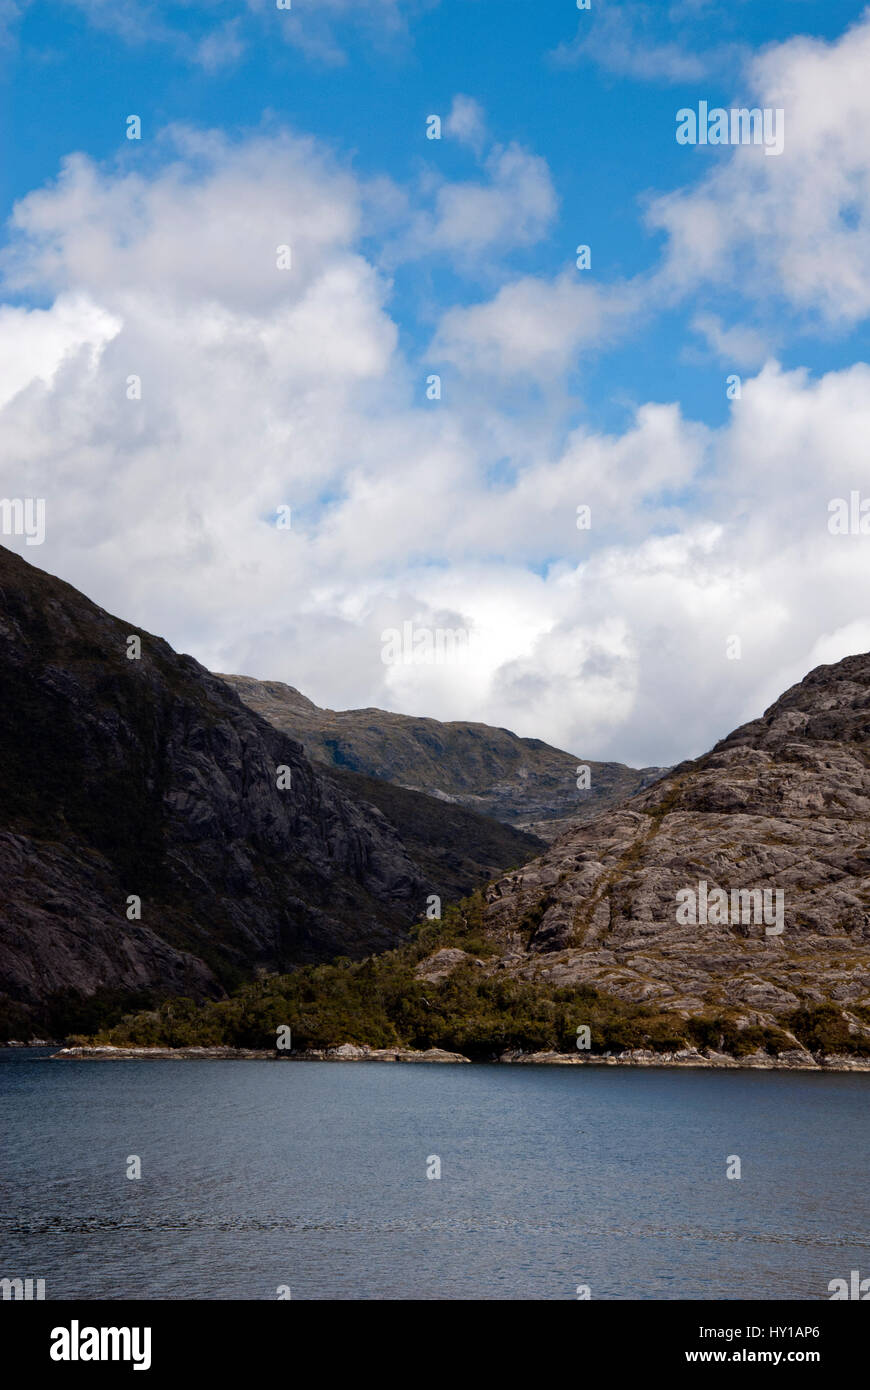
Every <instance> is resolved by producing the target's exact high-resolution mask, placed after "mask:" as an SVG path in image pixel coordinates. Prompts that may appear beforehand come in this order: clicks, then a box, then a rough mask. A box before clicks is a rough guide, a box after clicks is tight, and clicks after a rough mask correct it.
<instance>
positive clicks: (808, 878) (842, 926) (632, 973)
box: [487, 655, 870, 1038]
mask: <svg viewBox="0 0 870 1390" xmlns="http://www.w3.org/2000/svg"><path fill="white" fill-rule="evenodd" d="M701 880H703V881H704V882H705V883H706V884H707V885H708V888H709V890H711V891H712V890H713V889H714V888H716V887H719V888H722V889H725V890H726V892H728V893H729V902H730V891H731V890H732V889H738V890H740V889H743V890H754V889H765V888H767V889H771V890H776V889H781V890H782V891H783V893H784V898H783V923H782V925H783V930H782V933H781V934H778V935H777V934H772V933H768V931H767V926H766V925H765V924H762V923H759V922H757V921H751V922H744V921H742V920H737V921H734V920H729V921H728V923H727V924H725V925H718V924H714V923H711V922H709V921H708V922H706V923H699V924H697V925H693V924H691V923H687V924H684V925H681V924H680V923H679V922H678V921H677V900H676V894H677V892H678V891H679V890H682V889H687V888H692V889H693V890H697V886H698V883H699V882H700V881H701ZM487 901H488V909H487V925H488V930H489V932H490V933H491V934H492V935H493V936H494V937H495V938H496V940H497V941H498V942H499V944H500V946H501V949H502V962H501V964H502V967H503V968H507V969H509V970H510V972H511V973H512V974H516V975H520V976H526V977H530V978H531V977H537V978H541V979H546V980H549V981H551V982H552V983H553V984H554V985H560V986H561V985H579V984H589V985H593V986H596V987H598V988H600V989H602V990H606V991H608V992H610V993H611V994H614V995H616V996H617V997H619V998H622V999H625V1000H630V1001H634V1002H643V1003H649V1004H651V1005H655V1006H656V1007H658V1008H661V1009H663V1010H667V1011H673V1012H676V1013H679V1014H682V1015H684V1016H688V1015H690V1014H697V1013H700V1012H704V1011H706V1012H708V1013H709V1012H715V1011H718V1010H722V1009H726V1010H732V1011H737V1016H738V1017H739V1018H741V1019H742V1021H743V1023H744V1025H745V1026H753V1025H761V1026H771V1025H774V1024H776V1023H777V1021H778V1020H781V1018H782V1017H783V1016H784V1015H787V1014H788V1013H789V1012H791V1011H792V1010H794V1009H796V1008H797V1007H798V1006H799V1005H807V1004H813V1003H824V1002H828V1001H834V1002H837V1003H838V1004H839V1005H841V1006H843V1008H844V1018H845V1019H846V1021H847V1023H848V1026H849V1029H850V1031H851V1032H852V1033H853V1034H854V1035H856V1036H858V1037H861V1038H868V1037H870V1027H868V1024H867V1022H866V1021H865V1020H864V1019H862V1018H861V1017H860V1016H859V1015H857V1014H855V1013H853V1012H850V1010H852V1009H855V1008H864V1009H866V1008H868V1007H870V656H866V655H865V656H854V657H848V658H847V659H846V660H845V661H841V662H839V663H838V664H837V665H835V666H821V667H818V668H817V669H816V670H814V671H812V672H811V673H810V674H809V675H808V676H807V677H806V679H805V680H803V681H801V682H800V684H798V685H796V686H794V687H793V688H792V689H791V690H789V691H787V692H786V693H785V694H784V695H783V696H782V697H781V699H779V700H777V702H776V703H775V704H774V705H773V706H772V707H771V708H770V709H769V710H767V712H766V713H765V714H764V715H763V717H762V718H760V719H757V720H754V721H752V722H751V723H749V724H746V725H744V726H743V727H742V728H739V729H737V730H735V732H734V733H732V734H731V735H729V737H728V738H726V739H723V740H722V742H721V743H718V744H717V745H716V747H715V748H714V749H713V750H712V751H711V752H710V753H708V754H707V755H706V756H704V757H702V758H699V759H698V760H697V761H694V762H688V763H684V764H681V765H680V766H679V767H677V768H675V769H674V770H673V771H672V772H671V773H670V774H669V775H667V776H666V777H664V778H663V779H662V780H660V781H659V782H657V783H656V784H655V785H654V786H652V787H650V788H648V789H647V790H644V791H642V792H640V793H639V794H637V795H635V796H634V797H632V798H631V800H630V801H628V802H627V803H626V805H625V806H624V807H622V808H620V809H618V810H614V811H610V812H607V813H605V814H604V815H602V816H599V817H598V818H597V819H596V820H595V821H594V822H593V823H591V824H588V825H577V826H575V827H574V828H572V829H571V830H569V831H568V832H567V833H566V834H564V835H562V836H561V837H560V838H559V839H558V840H557V841H556V842H555V843H554V844H553V845H552V846H551V847H550V849H549V850H548V851H547V852H546V853H545V854H544V855H542V856H541V857H540V858H539V859H536V860H535V861H534V862H532V863H531V864H529V865H527V866H526V867H525V868H523V869H521V870H519V871H518V872H515V873H512V874H509V875H507V876H503V877H502V878H501V879H499V880H498V881H496V882H495V883H493V884H492V885H491V887H490V888H489V889H488V890H487ZM487 968H488V969H494V968H497V966H496V965H494V964H491V963H490V962H487Z"/></svg>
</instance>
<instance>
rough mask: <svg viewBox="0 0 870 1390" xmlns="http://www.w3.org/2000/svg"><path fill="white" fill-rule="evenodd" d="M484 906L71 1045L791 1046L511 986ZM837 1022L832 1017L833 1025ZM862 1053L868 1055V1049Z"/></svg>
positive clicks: (587, 997) (821, 1032) (823, 1030)
mask: <svg viewBox="0 0 870 1390" xmlns="http://www.w3.org/2000/svg"><path fill="white" fill-rule="evenodd" d="M482 908H483V900H482V897H481V895H480V894H474V895H473V896H472V897H471V898H469V899H466V901H465V902H463V903H461V904H460V905H459V906H457V907H451V908H448V909H447V913H446V916H445V919H444V921H443V922H427V923H425V924H423V925H420V926H418V927H417V928H415V930H414V933H413V937H412V940H411V942H410V943H409V944H408V945H406V946H403V947H401V948H399V949H398V950H394V951H388V952H385V953H384V954H383V955H378V956H371V957H369V958H368V959H367V960H364V961H359V962H354V961H350V960H347V959H340V960H337V961H334V962H333V963H331V964H329V965H312V966H305V967H302V968H300V969H298V970H295V971H294V972H293V973H292V974H289V975H267V976H264V977H262V978H260V979H258V980H256V981H254V982H252V983H249V984H246V985H244V986H242V987H241V988H240V989H238V990H237V991H236V992H235V993H234V994H233V995H232V996H231V997H230V998H228V999H223V1000H217V1001H207V1002H205V1003H202V1004H197V1003H195V1002H194V1001H193V1000H191V999H184V998H177V997H175V998H171V999H166V1000H164V1001H163V1002H162V1003H161V1004H160V1005H159V1006H158V1007H151V1008H150V1009H148V1010H146V1011H144V1012H139V1013H136V1014H128V1015H127V1016H126V1017H124V1018H123V1019H121V1021H120V1022H118V1023H116V1024H114V1025H113V1026H109V1027H107V1026H102V1027H101V1028H99V1029H98V1030H96V1031H95V1032H93V1033H91V1034H89V1035H87V1036H85V1035H82V1034H78V1035H75V1036H73V1037H72V1038H71V1039H70V1041H71V1042H73V1043H81V1044H87V1043H94V1042H97V1043H110V1044H114V1045H115V1046H119V1047H123V1046H150V1047H155V1046H164V1047H184V1046H200V1047H209V1046H221V1045H223V1046H230V1047H249V1048H265V1049H268V1048H272V1047H274V1046H275V1039H276V1033H277V1029H278V1028H279V1026H281V1025H282V1024H283V1025H289V1026H290V1028H291V1029H292V1033H293V1045H294V1048H296V1049H298V1050H303V1049H307V1048H324V1047H335V1046H338V1045H339V1044H341V1043H345V1042H350V1043H356V1044H358V1045H359V1044H368V1045H369V1046H371V1047H394V1046H400V1047H413V1048H427V1047H443V1048H446V1049H447V1050H449V1051H452V1052H461V1053H464V1054H465V1056H467V1057H472V1058H475V1059H485V1058H489V1057H494V1056H498V1055H499V1054H500V1053H501V1052H503V1051H506V1050H512V1049H521V1050H523V1051H525V1052H533V1051H545V1050H555V1051H559V1052H573V1051H574V1050H575V1048H576V1041H577V1028H578V1026H579V1025H582V1024H587V1025H588V1026H589V1027H590V1028H591V1032H592V1051H593V1053H599V1054H600V1053H604V1052H623V1051H625V1050H627V1049H630V1048H640V1047H644V1048H649V1049H652V1050H653V1051H656V1052H671V1051H675V1050H677V1049H679V1048H682V1047H692V1046H694V1047H713V1048H715V1049H717V1050H719V1051H725V1052H730V1053H731V1054H732V1055H734V1056H738V1057H740V1056H745V1055H746V1054H747V1053H750V1052H754V1051H756V1050H757V1049H759V1048H761V1049H762V1050H764V1051H767V1052H769V1053H770V1054H773V1055H775V1054H777V1053H779V1052H781V1051H783V1050H785V1049H787V1048H788V1047H790V1046H793V1045H794V1044H793V1042H792V1041H791V1040H790V1039H789V1038H788V1037H787V1035H786V1034H785V1033H784V1032H782V1031H780V1030H779V1029H763V1028H745V1029H742V1030H741V1029H739V1028H738V1027H737V1025H736V1023H735V1021H734V1019H733V1018H730V1017H728V1015H727V1013H725V1012H719V1013H716V1014H715V1015H710V1016H707V1017H701V1018H693V1019H689V1020H685V1019H682V1018H679V1017H678V1016H676V1015H675V1014H671V1013H664V1012H661V1011H657V1010H655V1009H652V1008H649V1007H647V1006H643V1005H638V1004H628V1003H625V1002H624V1001H622V1000H619V999H615V998H614V997H612V996H610V995H606V994H602V993H600V992H598V991H597V990H595V989H592V988H589V987H579V988H574V989H553V987H552V986H551V985H548V984H546V983H543V982H540V981H534V980H518V979H515V978H511V977H510V976H508V975H507V974H503V973H501V972H499V971H496V972H495V973H494V974H488V973H486V972H485V971H484V970H482V969H481V968H480V966H479V965H477V964H475V958H476V959H485V958H486V957H488V956H490V957H491V956H492V955H493V954H494V953H495V947H494V945H493V943H492V941H491V939H489V938H488V937H487V936H486V935H485V933H484V931H483V926H482V917H483V912H482ZM448 946H449V947H457V948H459V949H461V950H464V951H466V952H468V954H469V957H470V959H469V960H468V962H465V963H462V964H460V965H459V966H458V968H457V969H456V970H454V971H453V972H452V974H451V975H450V976H449V977H448V978H447V979H446V980H443V981H442V982H441V983H438V984H432V983H427V982H425V981H421V980H417V979H415V975H414V971H415V968H416V966H417V965H418V964H419V963H420V961H422V960H424V959H425V958H426V957H427V956H429V955H431V953H432V952H433V951H435V950H438V949H441V948H443V947H448ZM837 1021H839V1026H838V1023H837ZM790 1026H792V1027H793V1028H794V1031H795V1032H796V1033H797V1035H798V1036H799V1037H801V1039H802V1040H803V1041H806V1044H807V1046H810V1047H812V1048H813V1050H822V1051H858V1050H860V1048H859V1045H858V1044H857V1043H856V1041H855V1040H854V1039H851V1038H849V1039H848V1042H847V1038H848V1034H847V1033H846V1032H845V1030H846V1024H845V1023H844V1022H843V1020H842V1018H841V1017H840V1015H839V1013H838V1012H837V1010H836V1009H830V1010H827V1009H820V1010H812V1011H805V1014H802V1015H801V1019H800V1020H798V1021H796V1020H795V1019H793V1020H791V1021H790ZM868 1050H870V1049H868Z"/></svg>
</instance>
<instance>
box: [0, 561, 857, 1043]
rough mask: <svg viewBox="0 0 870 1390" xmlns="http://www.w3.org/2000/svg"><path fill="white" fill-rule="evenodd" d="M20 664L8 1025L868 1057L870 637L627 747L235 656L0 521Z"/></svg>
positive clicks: (6, 603) (7, 643)
mask: <svg viewBox="0 0 870 1390" xmlns="http://www.w3.org/2000/svg"><path fill="white" fill-rule="evenodd" d="M131 635H137V636H139V638H140V639H141V656H140V657H139V658H138V659H130V657H129V655H128V652H129V647H128V639H129V638H130V636H131ZM0 672H2V676H0V680H2V697H3V698H2V705H0V709H2V714H0V752H2V763H0V766H2V774H0V776H2V783H0V786H2V826H0V869H2V876H3V879H2V881H3V885H4V887H3V895H2V901H0V1029H2V1037H5V1039H6V1040H10V1039H21V1038H22V1037H24V1038H26V1037H30V1036H33V1035H34V1034H41V1035H43V1036H45V1035H48V1036H52V1037H56V1038H59V1037H67V1038H70V1039H72V1040H73V1041H74V1042H77V1043H79V1044H81V1043H83V1042H85V1041H91V1042H92V1041H93V1040H98V1041H99V1042H101V1043H103V1044H104V1045H109V1044H111V1045H115V1046H156V1047H188V1048H189V1047H198V1046H199V1047H230V1048H247V1049H255V1050H256V1049H270V1048H272V1049H274V1047H275V1037H276V1030H277V1029H279V1028H280V1027H281V1026H285V1027H289V1028H290V1029H291V1030H292V1034H293V1039H294V1049H296V1050H299V1051H303V1052H304V1051H309V1052H310V1051H311V1050H317V1049H319V1050H320V1052H321V1054H322V1055H337V1054H335V1053H334V1052H330V1050H331V1049H336V1048H339V1047H341V1046H343V1045H344V1046H345V1048H346V1050H345V1054H344V1055H346V1056H348V1055H357V1056H363V1055H366V1054H365V1053H364V1052H359V1051H356V1052H355V1051H354V1049H365V1048H372V1049H379V1050H380V1051H381V1053H386V1052H389V1051H390V1050H391V1049H392V1050H393V1052H394V1053H396V1054H398V1053H399V1052H403V1053H405V1054H407V1055H415V1054H416V1053H417V1052H419V1051H422V1050H426V1049H442V1050H445V1051H449V1052H455V1053H460V1054H462V1055H463V1056H466V1057H472V1058H480V1059H484V1058H487V1059H488V1058H496V1057H507V1056H511V1057H513V1058H514V1059H518V1058H523V1059H526V1058H528V1057H531V1056H538V1057H545V1056H554V1055H559V1054H561V1055H565V1054H569V1053H571V1054H573V1055H574V1056H575V1057H576V1055H577V1038H578V1033H579V1029H580V1028H581V1027H588V1029H589V1042H588V1047H589V1052H590V1056H597V1057H601V1056H603V1055H604V1054H606V1053H610V1054H611V1055H612V1056H613V1055H616V1054H619V1053H631V1054H633V1055H634V1056H635V1057H637V1058H644V1057H645V1058H647V1059H648V1058H650V1057H652V1058H655V1057H662V1056H671V1057H672V1056H674V1055H686V1056H688V1055H690V1054H691V1055H692V1056H695V1057H697V1058H698V1060H702V1059H703V1058H707V1059H708V1060H715V1059H716V1058H720V1059H722V1060H723V1061H728V1059H731V1060H732V1061H733V1060H734V1059H740V1058H743V1059H749V1060H750V1061H752V1060H753V1059H754V1061H755V1062H756V1063H758V1064H763V1063H764V1061H765V1059H769V1060H770V1062H771V1064H773V1063H774V1062H775V1061H776V1060H777V1059H781V1060H783V1061H788V1060H789V1059H790V1060H791V1061H792V1062H793V1063H794V1064H796V1065H797V1064H807V1065H812V1064H814V1063H815V1062H818V1061H819V1060H824V1059H825V1058H827V1059H829V1060H830V1059H831V1058H834V1059H836V1058H840V1059H842V1060H843V1065H853V1064H854V1065H864V1059H870V907H868V902H870V898H868V895H870V656H867V655H863V656H852V657H848V658H846V659H845V660H844V661H841V662H839V663H838V664H836V665H834V666H824V667H819V668H817V669H816V670H814V671H812V672H810V673H809V675H807V676H806V678H805V679H804V680H803V681H801V682H800V683H799V684H797V685H795V686H794V687H792V689H790V690H788V691H786V692H785V693H784V694H783V695H782V696H781V698H780V699H779V700H777V701H776V702H775V704H774V705H772V706H771V708H770V709H768V710H767V711H766V712H764V713H763V714H762V715H760V716H759V718H757V719H755V720H753V721H752V722H750V723H748V724H746V725H744V726H743V727H741V728H739V729H737V730H735V731H734V732H733V733H731V734H729V735H728V736H727V737H726V738H724V739H722V740H721V741H720V742H719V743H718V744H717V745H716V746H715V747H714V748H713V749H712V750H711V751H710V752H709V753H707V754H705V755H704V756H702V757H700V758H697V759H695V760H693V761H689V762H685V763H683V764H681V765H680V766H678V767H675V768H672V769H660V768H645V769H632V768H628V767H624V766H622V765H621V764H614V763H596V762H594V761H590V760H589V759H583V758H580V757H579V756H578V755H575V754H570V753H567V752H564V751H561V750H558V749H554V748H551V747H549V746H548V745H547V744H545V743H542V742H539V741H538V740H534V739H520V738H517V737H516V736H515V735H514V734H512V733H510V732H509V731H507V730H503V729H493V728H489V727H488V726H485V725H480V724H465V723H451V724H440V723H439V722H438V721H435V720H431V719H418V718H414V717H412V716H408V715H400V714H394V713H390V712H387V711H382V710H371V709H367V710H354V711H329V710H323V709H320V708H318V707H317V706H316V705H315V704H313V703H312V702H311V701H310V700H308V699H307V698H306V697H305V696H304V695H301V694H300V693H299V692H298V691H296V690H294V689H293V688H292V687H290V686H287V685H283V684H281V683H279V682H269V681H266V682H263V681H255V680H253V679H251V678H248V677H244V676H224V677H220V676H217V675H214V674H212V673H210V672H209V671H207V670H205V669H204V668H203V667H202V666H200V665H199V664H198V663H197V662H196V661H194V660H193V659H192V658H191V657H187V656H181V655H178V654H177V653H175V652H174V651H172V649H171V648H170V647H169V646H168V645H167V644H166V643H165V642H164V641H162V639H160V638H159V637H154V636H151V635H149V634H147V633H144V632H141V631H140V630H137V629H135V628H133V627H131V626H130V625H129V624H127V623H124V622H123V621H121V620H119V619H116V618H113V617H111V616H110V615H109V614H107V613H105V612H104V611H103V610H101V609H100V608H98V607H97V606H96V605H94V604H92V603H91V602H90V601H89V600H88V599H87V598H85V597H84V596H83V595H82V594H80V593H78V592H77V591H76V590H75V589H73V588H71V587H70V586H69V585H67V584H64V583H63V582H62V581H60V580H58V579H55V578H52V577H51V576H49V575H47V574H45V573H43V572H42V571H40V570H38V569H36V568H35V567H33V566H31V565H29V564H27V563H26V562H25V561H24V560H22V559H21V558H20V557H18V556H16V555H14V554H12V553H11V552H9V551H8V550H5V549H0ZM579 697H580V698H582V692H579ZM583 762H585V763H586V764H587V765H588V766H589V767H590V769H591V787H590V790H589V791H588V792H582V791H578V789H577V786H576V781H575V778H576V771H577V767H578V763H583ZM281 769H283V770H284V774H283V781H284V785H283V786H282V785H281V775H280V770H281ZM701 884H703V885H704V890H703V891H704V894H705V895H706V894H707V893H708V892H710V893H712V892H714V891H715V890H716V889H723V890H725V894H740V893H743V894H750V893H753V892H755V891H756V890H758V891H761V890H765V889H767V890H770V891H771V892H776V893H779V894H780V895H781V897H780V898H779V899H778V901H780V902H781V904H782V922H781V929H779V930H776V931H775V932H771V930H769V928H768V927H767V926H766V925H765V922H764V921H763V920H761V919H760V918H759V917H757V916H753V914H752V913H751V912H750V913H748V914H747V913H744V914H743V915H742V916H741V915H740V914H739V913H738V914H737V916H736V918H735V917H734V916H733V915H732V916H731V918H729V919H726V920H717V919H716V918H715V915H714V914H711V915H710V917H709V918H707V919H703V914H702V917H701V918H698V919H696V920H685V918H684V919H683V920H680V914H679V913H678V912H677V909H676V904H677V902H678V901H679V895H680V893H681V892H685V891H687V890H692V891H694V890H695V889H696V888H697V887H698V886H699V885H701ZM436 901H437V902H438V903H439V907H440V910H441V916H440V918H439V917H438V916H437V915H435V913H434V912H433V907H432V904H433V902H436ZM427 908H428V915H427ZM347 1047H350V1049H351V1051H350V1052H348V1051H347Z"/></svg>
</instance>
